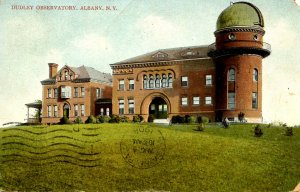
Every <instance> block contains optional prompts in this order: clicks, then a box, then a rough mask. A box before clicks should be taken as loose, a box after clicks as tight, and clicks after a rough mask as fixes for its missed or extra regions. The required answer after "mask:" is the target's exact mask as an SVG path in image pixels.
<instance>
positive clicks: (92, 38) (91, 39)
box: [72, 33, 112, 57]
mask: <svg viewBox="0 0 300 192" xmlns="http://www.w3.org/2000/svg"><path fill="white" fill-rule="evenodd" d="M72 45H73V46H74V47H76V48H78V49H79V50H80V51H82V52H83V53H84V54H87V56H85V57H89V56H91V57H98V56H99V55H103V54H107V53H108V52H110V51H112V46H111V43H110V41H109V40H108V39H107V38H106V37H103V36H100V35H98V34H95V33H89V34H85V35H84V36H83V37H77V38H76V39H75V40H73V41H72ZM104 52H106V53H104Z"/></svg>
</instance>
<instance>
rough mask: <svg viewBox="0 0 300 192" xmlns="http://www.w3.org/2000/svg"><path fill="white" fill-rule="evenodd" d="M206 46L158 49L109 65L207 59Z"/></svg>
mask: <svg viewBox="0 0 300 192" xmlns="http://www.w3.org/2000/svg"><path fill="white" fill-rule="evenodd" d="M207 53H208V46H207V45H204V46H193V47H178V48H169V49H159V50H156V51H152V52H149V53H146V54H143V55H139V56H137V57H133V58H129V59H126V60H123V61H120V62H117V63H114V64H111V65H119V64H131V63H145V62H157V61H172V60H183V59H192V58H207V57H208V56H207Z"/></svg>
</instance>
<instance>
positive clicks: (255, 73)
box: [253, 69, 258, 81]
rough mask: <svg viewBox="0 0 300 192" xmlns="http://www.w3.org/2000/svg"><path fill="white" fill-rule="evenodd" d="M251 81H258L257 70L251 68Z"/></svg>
mask: <svg viewBox="0 0 300 192" xmlns="http://www.w3.org/2000/svg"><path fill="white" fill-rule="evenodd" d="M253 81H258V70H257V69H253Z"/></svg>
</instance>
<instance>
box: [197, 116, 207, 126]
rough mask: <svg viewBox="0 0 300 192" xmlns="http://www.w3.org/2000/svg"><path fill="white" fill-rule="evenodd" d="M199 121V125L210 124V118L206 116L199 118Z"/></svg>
mask: <svg viewBox="0 0 300 192" xmlns="http://www.w3.org/2000/svg"><path fill="white" fill-rule="evenodd" d="M197 121H198V123H204V124H206V123H208V122H209V119H208V117H205V116H199V117H198V118H197Z"/></svg>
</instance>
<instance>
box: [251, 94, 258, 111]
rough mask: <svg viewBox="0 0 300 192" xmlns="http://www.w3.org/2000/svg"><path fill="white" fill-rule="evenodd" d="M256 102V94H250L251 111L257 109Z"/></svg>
mask: <svg viewBox="0 0 300 192" xmlns="http://www.w3.org/2000/svg"><path fill="white" fill-rule="evenodd" d="M257 100H258V99H257V93H256V92H253V93H252V108H253V109H257V103H258V101H257Z"/></svg>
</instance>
